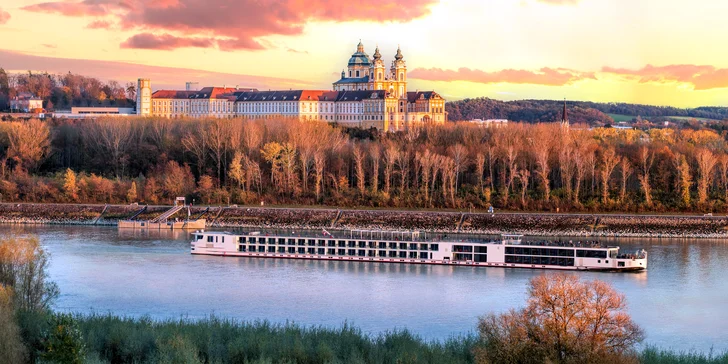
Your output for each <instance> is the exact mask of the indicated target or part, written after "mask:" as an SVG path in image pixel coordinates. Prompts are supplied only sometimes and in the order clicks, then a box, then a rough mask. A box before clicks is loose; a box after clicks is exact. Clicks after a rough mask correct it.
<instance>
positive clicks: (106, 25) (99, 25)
mask: <svg viewBox="0 0 728 364" xmlns="http://www.w3.org/2000/svg"><path fill="white" fill-rule="evenodd" d="M111 27H112V23H111V22H109V21H106V20H94V21H92V22H90V23H88V25H86V28H88V29H110V28H111Z"/></svg>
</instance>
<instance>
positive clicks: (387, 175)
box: [384, 142, 399, 195]
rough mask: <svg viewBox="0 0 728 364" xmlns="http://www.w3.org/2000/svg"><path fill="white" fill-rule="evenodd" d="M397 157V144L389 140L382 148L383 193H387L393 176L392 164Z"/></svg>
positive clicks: (395, 161)
mask: <svg viewBox="0 0 728 364" xmlns="http://www.w3.org/2000/svg"><path fill="white" fill-rule="evenodd" d="M398 159H399V149H397V146H396V145H395V144H394V143H392V142H389V143H388V144H387V146H386V148H385V149H384V193H386V194H387V195H389V193H390V188H391V185H392V178H393V177H394V165H395V164H396V163H397V160H398Z"/></svg>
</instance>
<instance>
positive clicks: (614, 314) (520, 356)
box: [475, 274, 644, 364]
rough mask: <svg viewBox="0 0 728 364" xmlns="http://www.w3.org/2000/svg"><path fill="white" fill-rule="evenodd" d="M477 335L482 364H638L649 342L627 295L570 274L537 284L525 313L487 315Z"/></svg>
mask: <svg viewBox="0 0 728 364" xmlns="http://www.w3.org/2000/svg"><path fill="white" fill-rule="evenodd" d="M478 331H479V333H480V343H479V345H478V346H477V348H476V350H475V354H476V362H478V363H534V364H536V363H539V364H540V363H615V362H620V363H625V362H635V363H636V362H637V360H636V358H635V353H634V346H635V345H636V344H638V343H640V342H641V341H642V340H643V338H644V333H643V331H642V329H641V328H640V327H639V326H638V325H637V324H636V323H634V321H632V319H631V318H630V316H629V314H628V313H627V304H626V300H625V297H624V295H622V294H620V293H618V292H616V291H615V290H614V289H613V288H612V287H611V286H610V285H609V284H608V283H605V282H603V281H599V280H594V281H582V280H580V279H579V278H578V277H577V276H576V275H567V274H548V275H546V274H544V275H541V276H537V277H534V278H532V279H531V281H530V283H529V286H528V301H527V303H526V307H525V308H523V309H521V310H514V309H513V310H511V311H509V312H507V313H504V314H500V315H496V314H489V315H486V316H484V317H482V318H481V319H480V321H479V324H478Z"/></svg>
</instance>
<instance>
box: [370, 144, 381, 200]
mask: <svg viewBox="0 0 728 364" xmlns="http://www.w3.org/2000/svg"><path fill="white" fill-rule="evenodd" d="M381 151H382V150H381V148H380V147H379V144H371V145H370V146H369V160H370V161H371V166H372V170H371V174H370V176H369V178H370V180H369V188H371V190H372V193H374V194H376V193H377V191H378V190H379V164H380V159H381V157H382V153H381Z"/></svg>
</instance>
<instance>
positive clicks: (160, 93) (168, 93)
mask: <svg viewBox="0 0 728 364" xmlns="http://www.w3.org/2000/svg"><path fill="white" fill-rule="evenodd" d="M195 93H197V91H178V90H157V91H154V93H153V94H152V98H153V99H187V98H189V97H190V96H192V95H194V94H195Z"/></svg>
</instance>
